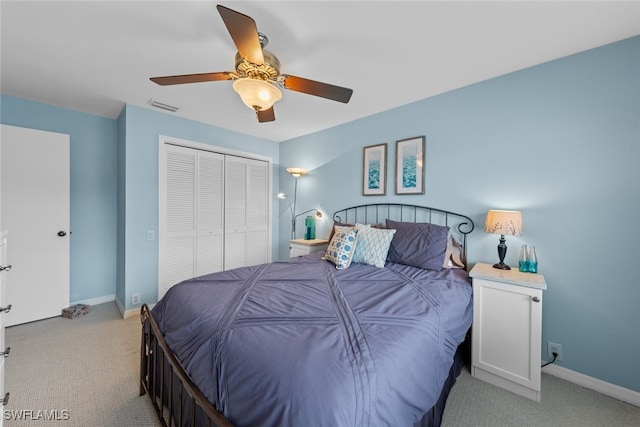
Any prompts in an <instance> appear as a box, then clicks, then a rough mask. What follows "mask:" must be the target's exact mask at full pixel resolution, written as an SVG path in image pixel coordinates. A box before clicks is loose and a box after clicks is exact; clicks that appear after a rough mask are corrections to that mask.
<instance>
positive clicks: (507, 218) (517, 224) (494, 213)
mask: <svg viewBox="0 0 640 427" xmlns="http://www.w3.org/2000/svg"><path fill="white" fill-rule="evenodd" d="M484 231H485V232H486V233H493V234H508V235H511V236H522V234H523V229H522V214H521V213H520V211H501V210H490V211H489V212H487V221H486V222H485V224H484Z"/></svg>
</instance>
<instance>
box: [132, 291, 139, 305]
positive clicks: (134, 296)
mask: <svg viewBox="0 0 640 427" xmlns="http://www.w3.org/2000/svg"><path fill="white" fill-rule="evenodd" d="M131 304H133V305H138V304H140V292H137V293H135V294H131Z"/></svg>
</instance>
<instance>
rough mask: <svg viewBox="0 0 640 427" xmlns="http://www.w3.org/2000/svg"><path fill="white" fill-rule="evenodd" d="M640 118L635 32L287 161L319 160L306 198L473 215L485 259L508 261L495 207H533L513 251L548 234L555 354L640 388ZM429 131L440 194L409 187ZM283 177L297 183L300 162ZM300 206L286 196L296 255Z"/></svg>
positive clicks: (308, 139)
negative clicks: (399, 165)
mask: <svg viewBox="0 0 640 427" xmlns="http://www.w3.org/2000/svg"><path fill="white" fill-rule="evenodd" d="M357 96H358V89H357V87H356V88H354V99H355V98H356V97H357ZM639 118H640V37H635V38H632V39H628V40H625V41H622V42H618V43H615V44H611V45H608V46H605V47H601V48H598V49H594V50H591V51H587V52H583V53H580V54H577V55H573V56H570V57H567V58H564V59H560V60H557V61H553V62H549V63H546V64H542V65H539V66H536V67H533V68H529V69H526V70H523V71H520V72H516V73H512V74H508V75H505V76H502V77H499V78H495V79H492V80H489V81H485V82H482V83H479V84H475V85H472V86H469V87H465V88H462V89H460V90H456V91H452V92H449V93H445V94H442V95H439V96H435V97H432V98H429V99H425V100H423V101H420V102H416V103H414V104H411V105H407V106H404V107H401V108H397V109H394V110H390V111H387V112H384V113H381V114H377V115H374V116H371V117H367V118H364V119H361V120H357V121H354V122H351V123H347V124H345V125H342V126H339V127H336V128H332V129H328V130H325V131H322V132H318V133H315V134H312V135H308V136H304V137H301V138H296V139H293V140H290V141H286V142H283V143H281V145H280V160H281V163H282V165H283V166H297V167H303V168H307V169H309V171H310V172H309V174H308V175H307V176H305V177H303V178H301V179H300V181H299V186H298V207H299V208H298V211H302V210H306V209H309V208H312V207H319V208H321V209H323V210H324V211H325V212H328V213H330V214H331V213H333V212H334V211H336V210H337V209H340V208H343V207H347V206H353V205H356V204H361V203H373V202H382V201H388V202H391V201H393V202H404V203H415V204H422V205H428V206H434V207H440V208H444V209H447V210H452V211H456V212H460V213H463V214H467V215H469V216H471V217H472V218H473V219H474V221H475V222H476V231H474V232H473V233H472V235H471V236H470V244H469V260H470V262H471V263H474V262H478V261H484V262H491V263H493V262H496V260H497V251H496V246H497V243H498V236H496V235H492V234H486V233H484V232H483V225H484V219H485V215H486V212H487V210H488V209H492V208H502V209H518V210H521V211H522V215H523V221H524V227H525V234H524V236H521V237H508V238H507V245H508V247H509V250H508V253H507V259H506V261H507V262H508V263H509V264H511V265H515V264H516V259H517V254H518V251H519V247H520V245H521V244H523V243H527V244H534V245H536V248H537V253H538V257H539V262H540V272H541V273H542V274H544V276H545V278H546V281H547V283H548V290H547V291H546V292H545V294H544V306H543V337H542V340H543V350H544V351H543V358H546V342H547V341H552V342H555V343H560V344H562V346H563V352H564V359H565V361H564V362H556V363H557V364H558V365H561V366H564V367H566V368H568V369H571V370H574V371H577V372H581V373H583V374H585V375H589V376H592V377H595V378H599V379H601V380H603V381H607V382H610V383H613V384H617V385H619V386H622V387H625V388H628V389H631V390H635V391H640V369H638V360H640V310H639V309H638V304H639V303H640V269H638V267H637V264H636V263H637V257H638V255H640V252H639V251H638V241H639V240H640V221H639V218H640V127H639V126H640V125H639V122H640V119H639ZM417 135H425V136H426V193H425V195H423V196H395V195H394V189H393V186H394V179H393V178H394V171H395V167H394V165H395V163H394V162H395V141H397V140H400V139H403V138H407V137H412V136H417ZM385 142H386V143H388V144H389V146H388V148H389V156H388V160H389V163H388V169H387V172H388V179H387V196H386V197H383V196H378V197H364V196H362V195H361V194H362V191H361V185H362V184H361V182H362V177H361V174H362V148H363V147H364V146H367V145H373V144H379V143H385ZM281 182H282V187H284V188H281V189H282V190H285V192H287V191H291V190H290V188H291V187H292V178H290V177H289V176H288V175H287V174H286V172H283V171H281ZM288 219H289V215H288V211H287V210H286V207H285V206H282V207H281V212H280V230H281V231H280V242H281V254H282V256H284V255H285V254H286V248H287V240H288V237H289V236H288V230H289V227H288V222H287V221H288ZM329 224H330V221H325V222H323V223H322V224H321V225H319V226H318V228H320V231H318V235H319V236H322V235H323V233H324V235H325V236H326V235H327V234H328V230H329V227H330V226H329ZM299 227H301V225H299ZM322 230H323V231H322ZM298 237H301V235H299V236H298Z"/></svg>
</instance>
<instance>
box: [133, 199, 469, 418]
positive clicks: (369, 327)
mask: <svg viewBox="0 0 640 427" xmlns="http://www.w3.org/2000/svg"><path fill="white" fill-rule="evenodd" d="M333 219H334V227H332V229H331V236H330V237H331V238H330V245H329V248H328V249H327V251H324V252H319V253H313V254H309V255H304V256H301V257H296V258H292V259H290V260H288V261H284V262H273V263H269V264H262V265H257V266H251V267H242V268H238V269H234V270H227V271H222V272H218V273H213V274H210V275H206V276H201V277H197V278H193V279H189V280H186V281H184V282H181V283H179V284H176V285H174V286H173V287H172V288H170V289H169V291H168V292H167V293H166V294H165V296H164V297H163V298H162V299H161V300H160V301H159V302H158V303H157V304H156V305H155V306H154V307H153V309H152V310H150V309H149V307H147V306H146V305H144V306H143V307H142V309H141V320H142V324H143V326H142V342H141V351H140V353H141V356H140V394H141V395H143V394H148V395H149V396H150V398H151V401H152V403H153V404H154V407H155V408H156V412H157V414H158V418H159V420H160V421H161V423H162V425H178V426H196V425H197V426H200V425H203V426H210V425H212V426H232V425H235V426H377V425H393V426H407V427H411V426H415V427H417V426H421V427H425V426H438V425H440V422H441V418H442V414H443V412H444V405H445V403H446V399H447V396H448V394H449V391H450V389H451V387H452V386H453V384H454V382H455V379H456V377H457V376H458V374H459V373H460V370H461V368H462V365H463V364H464V360H465V357H466V353H467V351H468V344H467V343H466V339H467V337H468V332H469V329H470V326H471V320H472V293H471V286H470V280H469V277H468V275H467V272H466V241H467V235H468V234H469V233H471V231H472V230H473V228H474V224H473V221H472V220H471V219H470V218H469V217H467V216H464V215H461V214H457V213H454V212H449V211H444V210H440V209H435V208H429V207H421V206H414V205H401V204H371V205H362V206H355V207H351V208H347V209H343V210H340V211H338V212H336V213H335V214H334V217H333ZM383 256H384V258H383Z"/></svg>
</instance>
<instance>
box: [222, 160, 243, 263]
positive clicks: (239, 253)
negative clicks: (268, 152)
mask: <svg viewBox="0 0 640 427" xmlns="http://www.w3.org/2000/svg"><path fill="white" fill-rule="evenodd" d="M225 165H226V168H225V198H224V202H225V243H224V269H225V270H231V269H232V268H237V267H244V266H245V265H247V264H246V262H247V260H246V258H247V256H246V252H247V227H246V223H247V175H248V173H247V171H248V160H247V159H244V158H241V157H233V156H227V157H226V159H225Z"/></svg>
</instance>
